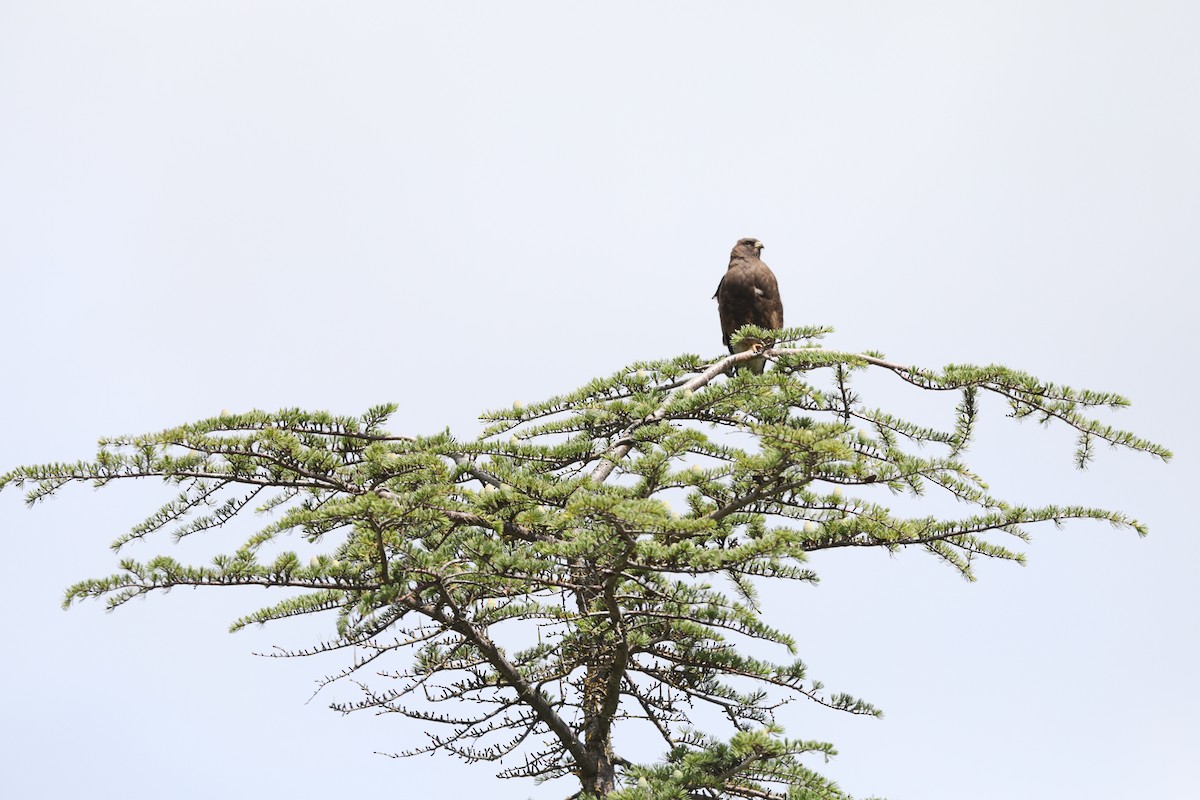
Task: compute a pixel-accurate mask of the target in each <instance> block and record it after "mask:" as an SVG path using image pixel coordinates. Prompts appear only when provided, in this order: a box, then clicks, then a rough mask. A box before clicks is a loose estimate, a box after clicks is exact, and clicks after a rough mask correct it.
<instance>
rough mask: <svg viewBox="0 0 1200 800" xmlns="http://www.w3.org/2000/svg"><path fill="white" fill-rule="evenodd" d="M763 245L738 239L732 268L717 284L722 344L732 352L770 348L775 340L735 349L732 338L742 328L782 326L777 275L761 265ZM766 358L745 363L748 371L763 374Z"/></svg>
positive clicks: (748, 342)
mask: <svg viewBox="0 0 1200 800" xmlns="http://www.w3.org/2000/svg"><path fill="white" fill-rule="evenodd" d="M762 249H763V243H762V242H760V241H759V240H758V239H739V240H738V243H737V244H735V245H734V246H733V252H732V253H730V254H729V269H728V270H726V271H725V277H723V278H721V282H720V283H719V284H717V292H716V294H714V295H713V297H715V298H716V299H717V311H718V312H720V314H721V341H722V343H724V345H725V346H726V347H728V348H729V352H731V353H739V352H743V351H746V350H750V349H752V348H759V349H761V348H764V347H770V346H771V345H773V344H775V341H774V340H773V339H771V340H767V341H765V342H764V341H759V340H757V339H743V340H742V342H741V343H740V345H739V346H738V347H737V348H736V349H735V348H734V346H733V345H732V344H730V341H729V340H730V338H731V337H732V336H733V334H734V333H735V332H736V331H737V329H738V328H740V327H742V326H743V325H757V326H758V327H760V328H770V329H772V330H777V329H779V328H782V327H783V301H782V300H780V299H779V284H778V283H776V281H775V273H773V272H771V268H770V267H768V266H767V265H766V264H764V263H763V262H762V259H761V258H759V257H758V254H759V253H761V252H762ZM766 363H767V360H766V359H765V358H756V359H753V360H752V361H748V362H746V368H747V369H749V370H750V371H751V372H753V373H754V374H756V375H761V374H762V371H763V367H764V366H765V365H766Z"/></svg>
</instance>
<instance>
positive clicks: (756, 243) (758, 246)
mask: <svg viewBox="0 0 1200 800" xmlns="http://www.w3.org/2000/svg"><path fill="white" fill-rule="evenodd" d="M754 246H755V247H756V248H758V249H759V250H765V249H766V248H765V247H763V243H762V242H759V241H755V242H754Z"/></svg>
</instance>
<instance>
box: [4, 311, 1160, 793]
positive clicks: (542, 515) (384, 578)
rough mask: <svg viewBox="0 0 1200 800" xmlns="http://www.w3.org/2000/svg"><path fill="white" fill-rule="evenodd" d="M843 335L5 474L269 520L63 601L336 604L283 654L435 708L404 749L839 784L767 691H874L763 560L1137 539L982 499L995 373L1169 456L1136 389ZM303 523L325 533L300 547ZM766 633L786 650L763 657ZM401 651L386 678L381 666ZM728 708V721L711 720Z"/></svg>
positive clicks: (556, 765)
mask: <svg viewBox="0 0 1200 800" xmlns="http://www.w3.org/2000/svg"><path fill="white" fill-rule="evenodd" d="M828 332H829V330H828V329H825V328H797V329H790V330H787V331H783V332H776V333H769V332H766V331H761V330H758V329H755V328H751V327H747V328H744V329H743V330H742V332H741V336H757V337H759V338H770V337H773V338H775V339H776V340H777V341H778V342H779V344H778V345H777V346H775V347H774V348H773V349H771V350H769V351H767V353H766V355H767V356H768V357H769V358H770V360H771V361H772V362H773V363H774V367H773V369H771V370H769V371H767V372H765V373H764V374H762V375H755V374H752V373H750V372H749V371H748V370H742V371H741V372H739V373H737V374H733V373H732V369H731V368H732V367H734V366H736V365H737V364H738V363H741V362H743V361H746V360H748V359H750V358H754V357H755V356H756V354H755V353H754V352H746V353H742V354H739V355H735V356H728V357H724V358H720V359H716V360H713V359H709V360H705V359H702V358H700V357H698V356H693V355H685V356H681V357H678V358H674V359H670V360H663V361H654V362H644V363H638V364H634V365H632V366H631V367H629V368H628V369H623V370H621V371H620V372H618V373H616V374H615V375H612V376H610V377H607V378H600V379H596V380H593V381H591V382H590V383H588V384H587V385H586V386H583V387H581V388H580V389H578V390H576V391H574V392H571V393H569V394H564V395H561V396H558V397H553V398H551V399H549V400H546V401H544V402H540V403H531V404H529V405H523V404H520V403H518V404H514V406H513V407H511V408H508V409H504V410H501V411H495V412H490V413H488V414H486V415H485V417H484V419H485V421H486V422H487V427H486V429H485V430H484V431H483V433H482V434H481V435H480V436H478V437H477V438H475V439H472V440H459V439H456V438H455V437H454V436H452V435H451V434H450V433H449V432H448V431H446V432H443V433H438V434H435V435H431V436H406V435H397V434H392V433H389V432H388V431H387V429H386V428H385V425H386V423H387V421H388V418H389V416H390V415H391V414H393V413H394V411H395V407H394V406H391V405H387V406H379V407H375V408H372V409H370V410H369V411H367V412H366V413H365V414H363V415H362V416H361V417H344V416H334V415H331V414H327V413H311V412H305V411H300V410H285V411H279V412H276V413H265V412H261V411H252V412H249V413H244V414H222V415H220V416H217V417H213V418H211V419H206V420H202V421H200V422H196V423H193V424H190V425H183V426H180V427H176V428H172V429H170V430H166V431H162V432H161V433H154V434H148V435H144V436H134V437H119V438H111V439H103V440H101V442H100V444H99V451H98V453H97V455H96V457H95V459H94V460H90V461H80V462H76V463H54V464H46V465H40V466H28V467H21V468H18V469H14V470H13V471H11V472H9V473H7V474H5V475H3V476H0V489H3V488H4V487H5V486H8V485H10V484H11V485H14V486H18V487H25V486H27V487H29V490H28V494H27V501H28V502H29V503H30V504H33V503H36V502H37V501H39V500H41V499H43V498H46V497H49V496H51V495H53V494H55V493H56V492H58V491H59V490H60V489H61V488H62V487H64V486H65V485H67V484H69V483H74V482H84V481H86V482H91V483H93V484H95V485H97V486H104V485H107V484H108V483H110V482H113V481H115V480H118V479H129V478H160V479H162V480H164V481H166V482H167V483H170V484H174V485H176V486H177V487H179V489H180V490H179V492H178V494H177V496H175V497H174V498H173V499H171V500H169V501H168V502H166V503H165V504H164V505H163V506H162V507H161V508H158V509H157V510H156V511H154V513H152V514H150V515H149V516H148V517H147V518H146V519H145V520H144V521H143V522H141V523H140V524H138V525H135V526H134V527H133V528H132V529H131V530H130V531H129V532H128V533H126V534H124V535H123V536H121V537H120V538H118V539H117V540H116V541H115V542H114V543H113V549H114V550H115V551H120V550H121V549H122V548H123V547H124V546H125V545H127V544H129V543H130V542H132V541H134V540H140V539H143V538H145V537H149V536H151V535H154V534H159V533H161V532H169V533H170V534H171V535H172V536H173V537H174V538H175V539H176V540H178V539H180V538H182V537H187V536H193V535H196V534H202V533H204V532H206V531H209V530H212V529H215V528H220V527H222V526H225V525H228V524H230V523H233V522H234V521H235V519H240V518H241V516H239V515H243V516H244V514H243V512H245V511H246V510H247V509H250V510H252V511H257V512H259V513H264V514H268V515H269V516H268V519H269V522H268V523H267V524H265V525H261V523H260V524H258V525H256V526H255V527H254V529H253V530H252V531H251V532H250V535H249V537H248V538H247V539H246V540H245V542H244V544H242V545H241V547H239V548H238V549H237V550H236V551H234V552H233V553H228V554H221V555H217V556H215V557H214V558H213V559H212V561H211V563H209V564H196V565H189V564H183V563H180V562H178V561H176V560H175V559H173V558H171V557H169V556H166V555H162V556H157V557H155V558H152V559H150V560H149V561H145V562H139V561H135V560H132V559H128V558H123V559H121V560H120V561H119V567H118V570H119V571H118V572H116V574H113V575H110V576H109V577H104V578H98V579H89V580H83V581H80V582H79V583H77V584H75V585H74V586H71V587H70V588H69V589H68V590H67V592H66V597H65V600H64V606H70V605H71V604H73V603H75V602H76V601H79V600H82V599H85V598H104V599H105V600H106V602H107V606H108V608H110V609H112V608H116V607H118V606H120V605H122V604H124V603H126V602H127V601H129V600H131V599H133V598H135V597H139V596H141V595H145V594H148V593H151V592H154V591H157V590H167V589H170V588H171V587H174V586H209V587H220V586H245V585H260V586H268V587H274V588H282V589H286V590H290V591H288V592H287V595H288V596H287V597H286V598H285V599H282V600H281V601H279V602H277V603H276V604H274V605H271V606H269V607H266V608H262V609H259V610H257V611H254V612H252V613H250V614H248V615H247V616H245V617H243V618H242V619H239V620H237V621H236V622H234V623H233V625H232V629H233V630H235V631H236V630H238V629H241V628H244V627H246V626H248V625H255V624H265V623H268V622H274V621H277V620H283V619H287V618H291V617H297V616H301V615H310V614H329V615H331V616H332V618H333V621H334V626H333V628H332V631H331V633H330V635H329V637H328V638H327V639H325V640H323V641H320V642H317V643H314V644H313V645H312V646H311V647H308V648H306V649H302V650H298V651H295V652H294V653H292V654H294V655H312V654H317V653H327V652H330V651H346V653H347V659H348V663H347V665H346V666H345V668H344V669H343V670H342V671H341V672H339V673H337V674H335V675H331V676H328V677H327V678H326V679H325V683H331V682H336V681H340V680H347V681H348V682H354V683H356V684H359V685H361V686H362V687H363V689H362V692H363V693H362V694H361V695H360V696H359V697H358V699H357V700H354V701H352V702H339V703H335V704H334V705H333V707H334V708H335V709H338V710H341V711H343V712H351V711H359V710H370V711H389V712H396V713H399V714H402V715H405V716H408V717H411V718H414V719H417V720H420V721H422V722H423V723H425V724H426V725H427V726H428V727H429V728H430V733H429V734H428V740H427V741H425V742H421V743H417V744H414V745H413V746H411V747H410V748H409V749H406V750H404V751H402V752H401V753H399V755H412V754H417V753H426V752H431V751H444V752H446V753H450V754H453V755H456V756H458V757H460V758H462V759H464V760H466V761H468V762H474V761H499V760H501V759H504V763H503V764H502V767H503V769H502V771H501V772H500V773H499V775H500V776H501V777H509V778H520V777H524V778H534V779H538V780H547V779H553V778H560V777H565V776H573V777H574V778H575V779H577V781H578V784H579V786H578V790H579V791H578V793H577V794H576V795H575V796H577V797H579V796H582V797H606V796H607V797H611V798H620V799H621V800H635V798H636V800H645V799H646V798H658V799H659V800H667V799H668V798H670V799H671V800H685V799H686V798H783V797H788V798H812V799H814V800H815V799H817V798H820V799H822V800H826V799H831V798H845V797H846V795H845V794H844V793H843V792H842V791H841V790H840V789H839V788H838V787H837V785H836V784H834V783H833V782H832V781H830V780H828V779H827V778H825V777H823V776H822V775H820V774H818V773H817V772H816V771H814V769H813V768H812V766H811V764H812V763H813V760H814V758H815V759H816V760H821V759H824V758H827V757H829V756H830V755H832V754H833V753H834V750H833V747H832V746H831V745H830V744H828V743H824V742H817V741H802V740H793V739H788V738H785V737H784V735H783V731H782V729H781V728H780V727H779V724H778V720H777V719H776V710H777V708H778V706H779V704H780V702H781V701H783V700H787V699H789V698H792V697H795V696H797V695H799V696H803V697H806V698H808V699H810V700H812V701H814V702H816V703H820V704H822V705H825V706H828V707H830V708H834V709H839V710H842V711H845V712H848V713H851V714H861V715H876V716H877V715H879V714H880V712H879V710H878V709H876V708H875V707H874V706H872V705H871V704H869V703H867V702H865V701H863V700H860V699H857V698H855V697H852V696H850V695H847V694H842V693H828V692H826V691H825V690H824V689H823V686H822V684H821V683H819V682H817V681H814V680H812V679H811V678H809V676H808V674H807V669H806V667H805V665H804V663H803V662H802V661H800V660H798V659H796V658H795V652H796V642H795V641H794V640H793V638H792V637H791V636H790V635H789V634H788V633H787V632H786V631H784V630H782V629H780V628H778V627H775V626H773V625H771V624H769V623H768V621H767V620H765V619H764V618H763V614H762V612H761V609H760V606H759V604H758V600H757V597H758V595H757V587H758V586H759V585H760V584H761V582H763V581H766V580H770V579H778V580H785V581H801V582H815V581H816V575H815V574H814V572H813V571H812V570H811V569H809V568H808V567H806V565H805V560H806V556H807V554H808V553H810V552H813V551H817V550H825V549H830V548H861V547H875V548H885V549H887V550H892V551H894V550H897V549H900V548H908V547H919V548H923V549H924V550H927V551H928V552H929V553H931V554H933V555H934V556H935V557H936V558H938V559H940V560H941V561H943V562H945V563H946V564H948V565H949V566H950V567H951V568H952V569H954V570H956V571H958V572H959V573H961V575H963V576H964V577H966V578H968V579H973V564H974V562H975V560H976V559H978V558H982V557H987V558H994V559H1008V560H1014V561H1021V559H1022V556H1021V554H1020V553H1019V552H1018V551H1016V550H1013V549H1010V546H1009V545H1008V544H1007V543H1005V538H1011V539H1016V540H1018V541H1020V540H1025V539H1026V538H1027V537H1028V530H1027V528H1028V526H1031V525H1033V524H1035V523H1040V522H1053V523H1056V524H1057V523H1061V522H1063V521H1065V520H1074V519H1093V520H1103V521H1106V522H1109V523H1111V524H1112V525H1115V526H1119V527H1124V528H1130V529H1132V530H1134V531H1136V532H1137V533H1139V534H1144V533H1145V528H1144V527H1143V526H1142V525H1141V524H1139V523H1138V522H1136V521H1135V520H1133V519H1131V518H1129V517H1127V516H1125V515H1123V514H1121V513H1118V512H1116V511H1109V510H1104V509H1098V508H1087V507H1082V506H1073V505H1072V506H1045V507H1038V508H1031V507H1024V506H1020V505H1013V504H1010V503H1008V502H1005V501H1004V500H1002V499H999V498H997V497H993V496H992V495H990V494H989V493H988V489H987V486H986V484H985V483H984V481H983V480H982V478H981V477H980V476H979V475H976V474H975V473H974V472H973V471H972V470H971V469H970V468H969V467H968V466H967V464H966V462H965V461H964V454H965V452H966V450H967V447H968V445H969V444H970V442H971V440H972V436H973V433H974V430H975V422H976V418H977V415H978V413H979V401H980V400H981V398H982V396H984V395H996V396H999V397H1000V398H1003V400H1004V402H1006V403H1007V405H1008V409H1009V415H1010V416H1012V417H1015V418H1017V419H1022V418H1026V417H1033V418H1035V419H1037V420H1039V421H1040V422H1042V423H1055V424H1059V425H1064V426H1067V427H1068V428H1071V429H1073V430H1074V431H1075V433H1076V435H1077V448H1076V452H1075V459H1076V462H1077V465H1078V466H1079V467H1083V466H1084V465H1086V464H1087V462H1088V461H1089V460H1090V459H1091V458H1092V457H1093V455H1094V449H1095V445H1096V444H1097V443H1100V442H1107V443H1109V444H1111V445H1113V446H1117V447H1123V448H1128V449H1132V450H1138V451H1143V452H1146V453H1149V454H1151V455H1153V456H1156V457H1158V458H1161V459H1163V460H1166V459H1169V458H1170V455H1171V454H1170V453H1169V451H1167V450H1166V449H1164V448H1162V447H1160V446H1158V445H1155V444H1153V443H1151V442H1148V441H1144V440H1142V439H1139V438H1137V437H1135V436H1134V435H1133V434H1131V433H1128V432H1125V431H1121V430H1117V429H1114V428H1112V427H1109V426H1107V425H1105V424H1103V423H1101V422H1099V421H1098V420H1096V419H1094V418H1093V417H1091V416H1088V413H1089V412H1090V411H1091V410H1092V409H1095V408H1098V407H1110V408H1119V407H1121V406H1124V405H1127V404H1128V403H1127V401H1126V400H1125V399H1124V398H1123V397H1121V396H1119V395H1115V394H1111V393H1107V392H1094V391H1087V390H1076V389H1072V388H1070V387H1066V386H1059V385H1055V384H1052V383H1047V382H1044V381H1041V380H1038V379H1036V378H1034V377H1032V376H1030V375H1027V374H1024V373H1022V372H1018V371H1015V370H1012V369H1008V368H1005V367H1000V366H988V367H975V366H962V365H959V366H948V367H946V368H944V369H942V370H940V371H934V370H927V369H921V368H917V367H910V366H904V365H901V364H897V363H893V362H890V361H887V360H885V359H884V358H883V357H882V356H880V355H879V354H854V353H842V352H836V351H831V350H829V349H825V348H824V347H822V346H821V340H822V338H823V337H824V336H825V334H827V333H828ZM868 370H875V371H881V372H883V373H887V374H890V375H891V376H894V378H896V379H899V381H901V382H903V383H904V384H907V385H908V386H909V387H915V388H916V389H918V390H923V391H926V392H938V393H941V392H950V393H953V394H954V396H956V397H957V406H956V410H955V412H954V414H953V417H952V419H951V420H950V423H951V424H948V425H947V426H946V427H945V428H944V429H938V428H933V427H925V426H922V425H917V424H914V423H912V422H909V421H906V420H904V419H901V418H899V417H898V416H895V415H893V414H889V413H887V412H885V411H882V410H878V409H874V408H872V407H870V406H868V405H866V404H865V403H864V402H863V401H862V399H861V398H860V396H859V393H858V389H857V388H856V387H857V384H856V383H855V380H856V379H857V376H858V375H859V374H860V373H863V372H865V371H868ZM821 387H824V388H821ZM927 494H928V495H936V494H943V495H945V496H946V497H948V498H952V499H953V501H955V502H957V503H958V504H960V505H961V506H963V507H964V508H965V509H966V513H965V514H964V515H962V516H957V517H946V516H938V515H925V516H906V515H903V514H900V513H896V512H893V511H892V510H890V509H889V508H888V506H886V505H884V503H883V500H886V499H887V497H888V496H889V495H902V496H909V497H911V498H916V499H919V498H923V497H926V496H927ZM909 505H911V502H910V503H909ZM288 536H294V537H298V538H302V539H303V540H305V541H306V542H307V543H308V545H304V546H302V547H304V548H308V549H313V550H318V549H319V552H318V553H317V554H316V555H313V556H312V557H311V558H310V559H307V560H306V559H304V558H302V557H301V556H300V555H299V554H297V552H295V551H294V550H289V549H283V545H282V544H281V543H280V542H281V540H282V539H284V538H285V537H288ZM297 589H300V590H303V593H302V594H299V595H297V594H296V593H295V591H294V590H297ZM748 644H753V648H752V649H754V651H755V652H758V651H761V650H762V649H763V648H764V647H774V648H775V650H776V651H777V652H780V653H783V654H785V656H786V659H787V660H784V661H780V662H775V661H768V660H764V659H762V658H759V657H757V656H751V655H749V654H748V653H747V652H746V651H747V650H748V649H750V648H748V647H747V645H748ZM385 667H386V670H387V671H386V673H382V674H385V675H386V676H387V678H388V680H386V681H384V682H385V683H386V685H384V686H378V685H376V684H378V682H379V681H380V680H383V679H382V678H380V679H376V680H375V683H374V684H372V683H370V682H369V681H371V680H372V676H373V675H374V674H375V673H376V672H378V671H379V670H381V669H383V668H385ZM708 711H715V712H717V715H716V716H714V715H713V714H711V713H708ZM712 719H723V720H724V722H723V723H721V724H722V725H724V728H723V729H722V730H721V731H719V732H712V731H704V730H701V729H699V727H696V726H697V724H698V723H700V722H705V721H711V720H712ZM618 724H622V725H625V724H643V725H649V726H651V727H652V728H653V729H654V730H656V731H657V733H658V735H659V736H661V738H662V740H663V743H664V745H665V751H666V755H665V757H664V758H663V759H662V760H661V761H660V762H657V763H652V764H651V763H636V762H635V761H633V760H631V759H630V758H628V757H627V756H625V755H622V754H620V753H618V752H616V750H615V749H614V746H613V734H614V729H615V726H617V725H618Z"/></svg>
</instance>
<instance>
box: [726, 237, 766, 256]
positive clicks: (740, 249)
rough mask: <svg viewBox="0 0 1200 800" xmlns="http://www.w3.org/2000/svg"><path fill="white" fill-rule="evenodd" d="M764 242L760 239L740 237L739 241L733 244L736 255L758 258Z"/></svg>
mask: <svg viewBox="0 0 1200 800" xmlns="http://www.w3.org/2000/svg"><path fill="white" fill-rule="evenodd" d="M762 250H763V243H762V242H760V241H759V240H758V239H748V238H747V239H738V243H737V244H735V245H734V246H733V254H734V255H746V256H753V257H754V258H758V256H759V254H760V253H762Z"/></svg>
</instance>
